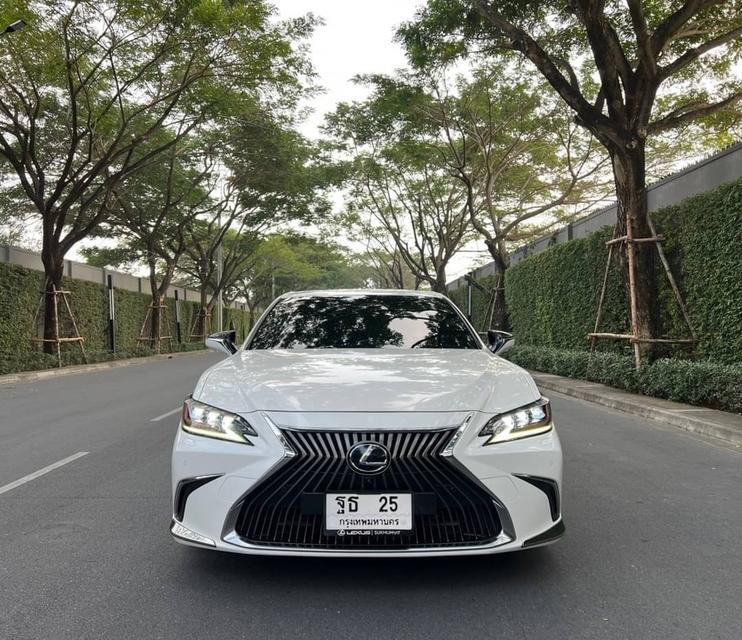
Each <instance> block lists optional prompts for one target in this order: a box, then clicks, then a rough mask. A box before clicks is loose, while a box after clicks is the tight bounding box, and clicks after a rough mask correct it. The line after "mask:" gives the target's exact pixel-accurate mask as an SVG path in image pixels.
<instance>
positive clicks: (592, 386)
mask: <svg viewBox="0 0 742 640" xmlns="http://www.w3.org/2000/svg"><path fill="white" fill-rule="evenodd" d="M529 373H530V374H531V375H532V376H533V379H534V380H535V382H536V384H537V386H538V387H540V388H543V389H549V390H550V391H556V392H558V393H562V394H564V395H567V396H571V397H573V398H579V399H580V400H586V401H587V402H593V403H595V404H599V405H602V406H604V407H608V408H610V409H616V410H618V411H622V412H624V413H629V414H632V415H636V416H641V417H642V418H649V419H650V420H655V421H657V422H661V423H663V424H666V425H669V426H671V427H675V428H677V429H682V430H683V431H688V432H690V433H694V434H696V435H700V436H705V437H707V438H713V439H714V440H720V441H722V442H723V443H725V444H726V445H731V446H732V447H734V448H735V449H741V448H742V416H738V415H737V414H733V413H726V412H724V411H717V410H715V409H704V408H703V407H696V406H691V405H685V404H681V403H679V402H671V401H670V400H662V399H659V398H651V397H649V396H640V395H637V394H633V393H628V392H625V391H621V390H619V389H614V388H612V387H608V386H606V385H603V384H599V383H597V382H596V383H590V382H588V381H586V380H573V379H571V378H563V377H561V376H556V375H553V374H547V373H540V372H538V371H529ZM693 412H698V413H704V414H708V417H699V416H693V415H688V413H693Z"/></svg>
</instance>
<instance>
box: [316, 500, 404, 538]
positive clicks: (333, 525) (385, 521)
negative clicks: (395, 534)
mask: <svg viewBox="0 0 742 640" xmlns="http://www.w3.org/2000/svg"><path fill="white" fill-rule="evenodd" d="M325 528H326V529H327V531H369V532H371V531H410V530H411V529H412V494H410V493H328V494H326V495H325Z"/></svg>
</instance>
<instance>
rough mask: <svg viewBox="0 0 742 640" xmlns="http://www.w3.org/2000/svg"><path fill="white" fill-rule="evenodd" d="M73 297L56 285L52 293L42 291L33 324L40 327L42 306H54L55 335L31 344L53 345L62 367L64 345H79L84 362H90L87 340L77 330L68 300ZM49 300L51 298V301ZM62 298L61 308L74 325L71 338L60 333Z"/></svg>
mask: <svg viewBox="0 0 742 640" xmlns="http://www.w3.org/2000/svg"><path fill="white" fill-rule="evenodd" d="M69 295H71V292H70V291H66V290H64V289H57V288H56V287H55V286H54V285H52V290H51V291H42V292H41V297H40V298H39V304H38V306H37V307H36V314H35V315H34V319H33V324H34V326H35V327H36V326H37V325H38V319H39V312H40V311H41V305H42V304H44V303H46V304H51V305H52V314H53V316H54V328H55V332H54V335H53V336H52V337H51V338H39V337H36V338H31V342H34V343H37V344H42V345H43V344H45V343H51V344H53V345H54V346H55V347H56V352H57V366H58V367H61V366H62V345H63V344H78V345H79V346H80V351H81V353H82V357H83V360H85V364H87V362H88V357H87V355H86V354H85V345H84V342H85V338H83V337H82V336H81V335H80V331H79V330H78V328H77V322H76V321H75V316H74V315H73V313H72V309H71V308H70V303H69V300H68V299H67V296H69ZM48 298H51V300H49V299H48ZM60 298H61V303H62V304H61V306H63V307H64V309H66V311H67V315H68V317H69V319H70V324H71V325H72V335H70V336H62V335H60V331H59V326H60V325H59V310H60Z"/></svg>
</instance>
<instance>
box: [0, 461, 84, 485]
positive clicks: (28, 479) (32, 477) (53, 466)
mask: <svg viewBox="0 0 742 640" xmlns="http://www.w3.org/2000/svg"><path fill="white" fill-rule="evenodd" d="M88 453H90V452H89V451H78V452H77V453H75V454H74V455H71V456H69V457H68V458H63V459H62V460H59V461H58V462H55V463H53V464H50V465H49V466H48V467H44V468H43V469H39V470H38V471H34V472H33V473H29V474H28V475H27V476H23V477H22V478H19V479H18V480H15V481H13V482H11V483H10V484H6V485H5V486H3V487H0V494H2V493H7V492H8V491H12V490H13V489H15V488H16V487H20V486H21V485H22V484H26V483H27V482H31V480H36V478H40V477H41V476H43V475H44V474H46V473H49V472H50V471H54V469H59V467H61V466H63V465H65V464H67V463H69V462H72V461H73V460H77V459H78V458H82V457H83V456H86V455H88Z"/></svg>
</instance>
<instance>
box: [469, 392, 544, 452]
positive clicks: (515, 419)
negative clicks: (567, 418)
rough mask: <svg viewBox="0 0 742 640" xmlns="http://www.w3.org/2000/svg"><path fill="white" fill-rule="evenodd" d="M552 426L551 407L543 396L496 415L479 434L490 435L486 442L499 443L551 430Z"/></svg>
mask: <svg viewBox="0 0 742 640" xmlns="http://www.w3.org/2000/svg"><path fill="white" fill-rule="evenodd" d="M551 428H552V424H551V407H550V406H549V401H548V400H547V399H546V398H541V399H540V400H539V401H538V402H534V403H533V404H528V405H526V406H525V407H521V408H520V409H515V411H509V412H508V413H501V414H500V415H499V416H495V417H494V418H492V419H490V421H489V422H487V424H486V425H484V429H482V430H481V431H480V432H479V435H480V436H489V440H487V442H486V443H485V444H497V443H498V442H508V441H509V440H518V439H520V438H527V437H528V436H536V435H538V434H540V433H546V432H547V431H551Z"/></svg>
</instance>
